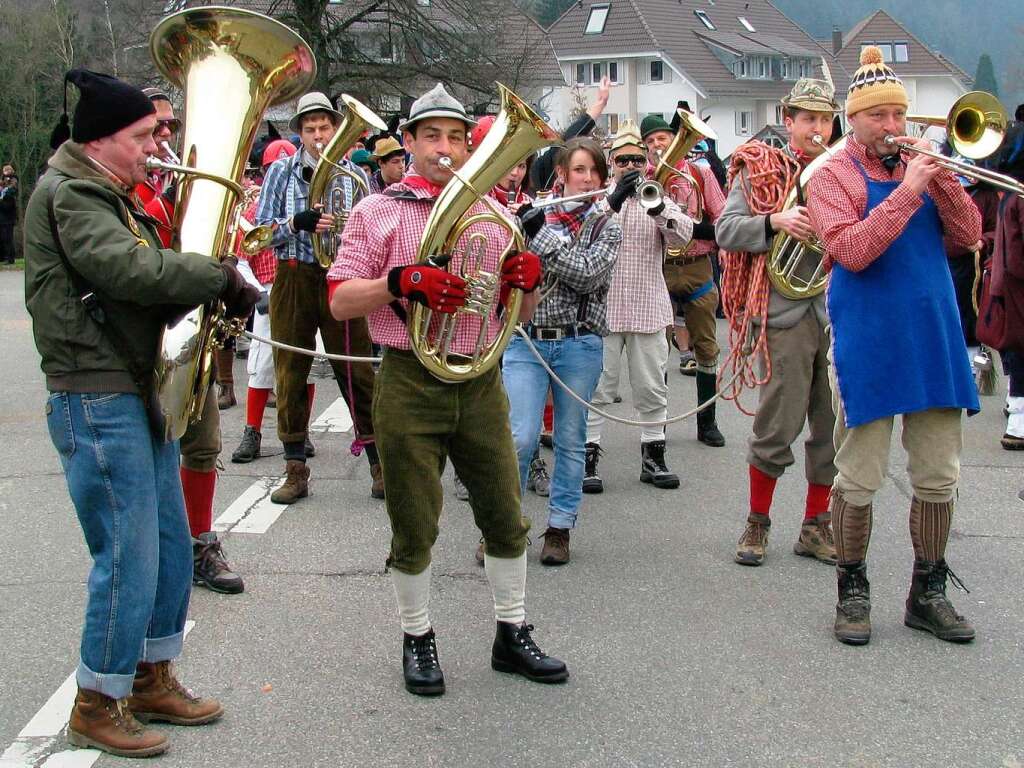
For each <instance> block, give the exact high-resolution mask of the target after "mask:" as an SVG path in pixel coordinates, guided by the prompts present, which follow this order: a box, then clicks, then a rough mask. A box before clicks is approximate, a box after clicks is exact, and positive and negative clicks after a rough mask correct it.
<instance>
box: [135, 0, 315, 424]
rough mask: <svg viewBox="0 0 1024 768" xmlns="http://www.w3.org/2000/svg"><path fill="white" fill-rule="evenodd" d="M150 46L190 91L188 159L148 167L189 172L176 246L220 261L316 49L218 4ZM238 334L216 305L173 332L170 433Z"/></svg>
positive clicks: (174, 21)
mask: <svg viewBox="0 0 1024 768" xmlns="http://www.w3.org/2000/svg"><path fill="white" fill-rule="evenodd" d="M149 46H150V52H151V53H152V56H153V60H154V62H155V63H156V66H157V69H158V70H159V71H160V73H161V74H162V75H163V76H164V77H165V78H166V79H167V80H168V81H170V82H171V83H173V84H174V85H176V86H177V87H179V88H181V89H182V90H183V91H184V94H185V117H186V121H185V132H184V136H183V140H182V145H181V154H182V157H183V164H179V163H162V162H160V161H153V162H150V163H149V167H151V168H161V169H165V170H171V171H175V172H177V173H180V174H182V178H181V180H180V181H179V183H178V186H177V195H176V203H175V211H174V232H175V238H174V247H175V248H176V249H177V250H181V251H188V252H194V253H204V254H207V255H208V256H210V257H211V258H213V259H219V258H220V257H221V256H222V255H224V254H226V253H228V251H229V249H230V246H231V234H232V226H231V225H232V221H233V219H234V216H235V215H236V209H237V205H238V202H239V201H240V200H241V198H242V196H243V192H242V188H241V186H240V184H239V182H240V181H241V178H242V173H243V172H244V170H245V161H246V158H247V157H248V156H249V150H250V149H251V148H252V144H253V139H255V137H256V131H257V129H258V128H259V123H260V120H261V119H262V118H263V113H264V112H265V111H266V109H267V107H269V106H271V105H274V104H279V103H281V102H283V101H288V100H290V99H294V98H295V97H297V96H298V95H299V94H301V93H303V92H304V91H305V90H306V89H307V88H308V87H309V85H310V84H311V82H312V81H313V78H314V76H315V74H316V63H315V62H314V60H313V52H312V51H311V50H310V48H309V46H308V45H306V43H305V42H304V41H303V40H302V38H301V37H299V36H298V35H297V34H296V33H295V32H293V31H292V30H291V29H289V28H288V27H286V26H285V25H283V24H281V23H280V22H277V21H274V20H273V19H271V18H269V17H267V16H263V15H261V14H258V13H254V12H252V11H244V10H241V9H238V8H218V7H212V6H204V7H199V8H191V9H188V10H184V11H180V12H178V13H175V14H172V15H170V16H167V17H165V18H164V19H162V20H161V21H160V23H159V24H158V25H157V27H156V29H154V30H153V33H152V35H151V36H150V41H149ZM232 330H234V329H233V328H232V327H231V325H230V324H229V323H227V322H226V321H225V320H224V313H223V306H222V305H221V303H220V302H219V301H215V302H213V303H211V304H209V305H207V306H203V307H199V308H198V309H196V310H193V311H192V312H190V313H189V314H188V315H186V316H185V318H184V319H182V320H181V321H180V322H178V323H177V324H176V325H175V326H174V327H173V328H168V329H166V330H165V331H164V335H163V341H162V349H161V352H160V359H159V360H158V363H157V371H156V375H157V388H158V392H159V399H160V407H161V410H162V412H163V416H164V423H165V434H164V437H165V438H166V439H168V440H174V439H177V438H179V437H181V435H182V434H184V432H185V429H186V428H187V427H188V424H189V422H190V421H195V420H196V419H198V418H199V416H200V414H201V413H202V410H203V402H204V400H205V398H206V392H207V389H208V388H209V382H210V370H211V367H212V359H213V351H214V349H215V348H216V347H217V346H219V345H220V344H222V343H223V341H224V337H225V335H226V334H228V333H230V332H232Z"/></svg>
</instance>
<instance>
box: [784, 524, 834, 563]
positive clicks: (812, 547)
mask: <svg viewBox="0 0 1024 768" xmlns="http://www.w3.org/2000/svg"><path fill="white" fill-rule="evenodd" d="M793 551H794V552H796V553H797V554H798V555H802V556H803V557H813V558H814V559H815V560H820V561H821V562H823V563H828V564H829V565H835V564H836V561H837V558H836V543H835V540H834V539H833V538H832V517H831V516H830V515H829V514H828V513H827V512H826V513H824V514H821V515H818V516H817V517H816V518H814V519H813V520H805V521H804V524H803V525H801V526H800V538H798V539H797V540H796V544H794V545H793Z"/></svg>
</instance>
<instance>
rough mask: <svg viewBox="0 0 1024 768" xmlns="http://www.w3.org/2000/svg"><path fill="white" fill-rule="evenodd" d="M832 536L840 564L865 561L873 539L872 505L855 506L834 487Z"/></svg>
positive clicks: (831, 508)
mask: <svg viewBox="0 0 1024 768" xmlns="http://www.w3.org/2000/svg"><path fill="white" fill-rule="evenodd" d="M829 509H830V511H831V512H832V536H833V538H834V539H835V543H836V556H837V557H838V558H839V565H849V564H850V563H859V562H861V561H863V560H864V559H865V558H866V557H867V554H868V542H870V541H871V505H870V504H867V505H865V506H863V507H855V506H853V505H852V504H850V503H848V502H847V501H845V500H844V499H843V497H842V495H841V494H840V493H839V491H837V490H835V489H833V491H832V503H831V505H830V506H829Z"/></svg>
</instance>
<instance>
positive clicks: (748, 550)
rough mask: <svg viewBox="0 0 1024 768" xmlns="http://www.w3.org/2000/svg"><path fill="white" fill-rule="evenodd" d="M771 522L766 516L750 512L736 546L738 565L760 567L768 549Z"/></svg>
mask: <svg viewBox="0 0 1024 768" xmlns="http://www.w3.org/2000/svg"><path fill="white" fill-rule="evenodd" d="M771 527H772V521H771V520H770V519H769V518H768V515H759V514H757V513H756V512H751V513H750V516H749V517H748V518H747V527H746V528H744V529H743V535H742V536H740V541H739V543H738V544H737V545H736V562H737V563H739V564H740V565H760V564H761V563H763V562H764V557H765V552H766V550H767V548H768V529H770V528H771Z"/></svg>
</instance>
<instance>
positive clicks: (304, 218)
mask: <svg viewBox="0 0 1024 768" xmlns="http://www.w3.org/2000/svg"><path fill="white" fill-rule="evenodd" d="M319 222H320V211H317V210H314V209H312V208H309V209H307V210H305V211H299V212H298V213H296V214H295V215H294V216H292V226H293V227H295V229H299V230H302V231H303V232H316V225H317V224H318V223H319Z"/></svg>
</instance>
